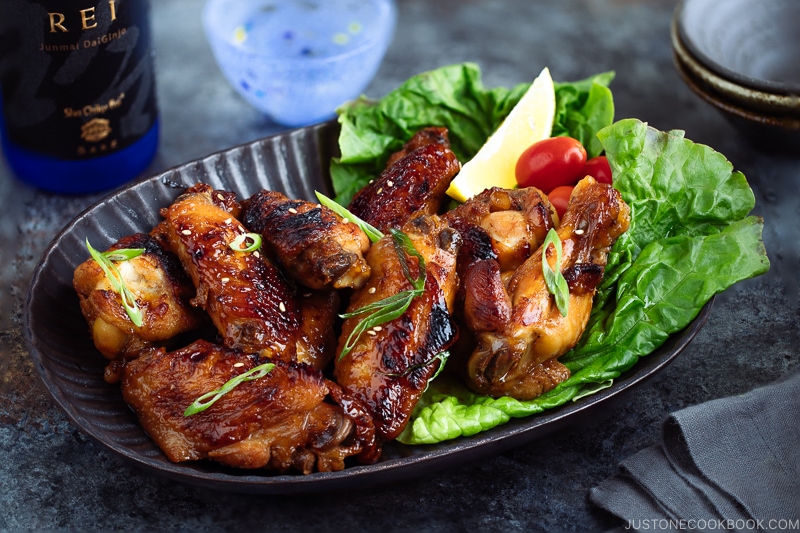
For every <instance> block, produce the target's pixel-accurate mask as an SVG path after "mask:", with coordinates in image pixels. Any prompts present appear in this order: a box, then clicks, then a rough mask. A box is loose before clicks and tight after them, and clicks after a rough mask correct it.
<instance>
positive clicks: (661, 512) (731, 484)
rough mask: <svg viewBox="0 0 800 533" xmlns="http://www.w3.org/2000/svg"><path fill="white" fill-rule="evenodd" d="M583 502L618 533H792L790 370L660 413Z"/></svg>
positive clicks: (795, 391)
mask: <svg viewBox="0 0 800 533" xmlns="http://www.w3.org/2000/svg"><path fill="white" fill-rule="evenodd" d="M589 499H590V501H592V503H594V504H595V505H597V506H599V507H601V508H603V509H605V510H607V511H609V512H611V513H612V514H614V515H616V516H618V517H619V518H621V519H622V520H623V522H624V524H623V526H622V527H623V528H624V529H627V530H640V531H644V530H651V531H652V530H678V531H680V530H722V531H753V530H761V531H770V530H800V503H799V502H800V372H795V373H793V374H792V375H790V376H788V377H786V378H784V379H781V380H779V381H778V382H776V383H773V384H771V385H767V386H765V387H761V388H758V389H755V390H753V391H751V392H749V393H747V394H743V395H740V396H733V397H729V398H722V399H718V400H712V401H709V402H706V403H703V404H700V405H696V406H692V407H688V408H686V409H682V410H680V411H677V412H675V413H673V414H671V415H669V416H668V417H667V418H666V420H665V421H664V423H663V427H662V442H661V443H660V444H658V445H656V446H653V447H651V448H647V449H645V450H642V451H640V452H639V453H637V454H635V455H633V456H632V457H629V458H628V459H626V460H624V461H623V462H622V463H620V465H619V471H618V472H617V474H615V475H614V476H612V477H611V478H609V479H607V480H605V481H604V482H602V483H601V484H600V485H598V486H597V487H595V488H593V489H592V490H591V491H590V493H589Z"/></svg>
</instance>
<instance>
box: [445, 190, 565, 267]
mask: <svg viewBox="0 0 800 533" xmlns="http://www.w3.org/2000/svg"><path fill="white" fill-rule="evenodd" d="M554 217H557V215H556V211H555V209H554V208H553V206H552V205H551V204H550V201H549V200H548V199H547V195H546V194H544V193H543V192H542V191H540V190H539V189H536V188H535V187H526V188H523V189H501V188H499V187H493V188H491V189H486V190H485V191H483V192H482V193H480V194H478V195H476V196H474V197H473V198H471V199H469V200H467V201H466V202H464V203H463V204H461V205H460V206H458V207H456V208H455V209H453V210H452V211H448V212H447V213H445V214H444V218H445V219H446V220H447V222H448V223H449V224H450V225H451V226H453V227H455V228H458V229H459V231H468V230H467V227H468V226H470V225H471V226H478V227H480V228H482V229H483V230H484V231H485V232H486V234H487V235H488V237H489V238H490V240H491V244H492V246H493V247H494V250H495V252H496V259H497V261H498V263H499V265H500V268H501V270H502V271H504V272H507V271H512V270H515V269H516V268H517V267H519V266H520V265H521V264H522V263H523V262H524V261H525V260H526V259H527V258H528V257H529V256H530V255H531V254H532V253H533V252H534V251H536V249H537V248H538V247H539V246H540V245H541V244H542V243H543V242H544V239H545V237H546V236H547V231H548V230H549V229H550V228H552V227H553V226H554V220H553V219H554ZM463 252H468V249H464V250H463Z"/></svg>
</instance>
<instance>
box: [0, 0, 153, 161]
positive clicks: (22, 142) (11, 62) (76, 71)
mask: <svg viewBox="0 0 800 533" xmlns="http://www.w3.org/2000/svg"><path fill="white" fill-rule="evenodd" d="M0 3H2V4H3V7H2V8H0V18H2V19H3V22H0V41H2V42H3V43H4V48H6V50H4V53H3V54H2V57H0V80H1V81H2V98H3V115H4V119H5V127H6V129H7V132H6V133H7V135H8V138H9V140H10V141H11V142H14V143H16V144H17V145H18V146H21V147H24V148H27V149H30V150H32V151H35V152H39V153H43V154H47V155H51V156H54V157H58V158H61V159H82V158H87V157H95V156H100V155H105V154H109V153H111V152H114V151H116V150H119V149H122V148H125V147H126V146H129V145H130V144H132V143H134V142H135V141H137V140H138V139H139V138H140V137H142V136H143V135H144V134H145V133H146V132H147V131H148V130H150V128H151V127H152V126H153V124H154V123H155V121H156V118H157V108H156V96H155V78H154V72H153V57H152V54H151V48H150V41H151V35H150V21H149V3H148V2H147V1H146V0H82V1H81V0H24V1H23V0H0ZM5 45H7V46H5Z"/></svg>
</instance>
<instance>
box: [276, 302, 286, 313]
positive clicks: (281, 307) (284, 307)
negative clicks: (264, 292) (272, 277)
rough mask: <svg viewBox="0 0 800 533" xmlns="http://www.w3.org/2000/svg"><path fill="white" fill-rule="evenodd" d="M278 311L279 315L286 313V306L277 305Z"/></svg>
mask: <svg viewBox="0 0 800 533" xmlns="http://www.w3.org/2000/svg"><path fill="white" fill-rule="evenodd" d="M278 309H280V310H281V313H285V312H286V306H285V305H283V302H281V303H279V304H278Z"/></svg>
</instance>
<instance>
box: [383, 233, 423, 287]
mask: <svg viewBox="0 0 800 533" xmlns="http://www.w3.org/2000/svg"><path fill="white" fill-rule="evenodd" d="M389 232H390V233H391V235H392V240H393V241H394V247H395V250H396V251H397V257H398V259H400V265H401V266H402V268H403V274H405V276H406V279H407V280H408V282H409V283H411V285H412V286H413V287H414V289H416V290H418V291H422V289H423V288H424V287H425V259H424V258H423V257H422V255H420V253H419V252H418V251H417V249H416V248H415V247H414V243H413V242H411V239H410V238H409V237H408V235H406V234H405V233H403V232H402V231H398V230H396V229H390V230H389ZM406 254H408V255H413V256H414V257H416V258H417V259H418V260H419V272H420V274H419V276H417V278H416V279H415V278H412V277H411V272H409V270H408V261H407V260H406ZM420 294H421V292H420Z"/></svg>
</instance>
